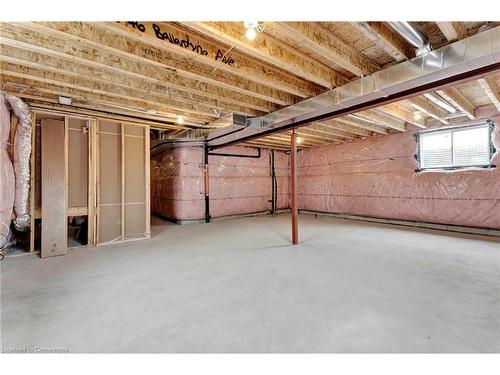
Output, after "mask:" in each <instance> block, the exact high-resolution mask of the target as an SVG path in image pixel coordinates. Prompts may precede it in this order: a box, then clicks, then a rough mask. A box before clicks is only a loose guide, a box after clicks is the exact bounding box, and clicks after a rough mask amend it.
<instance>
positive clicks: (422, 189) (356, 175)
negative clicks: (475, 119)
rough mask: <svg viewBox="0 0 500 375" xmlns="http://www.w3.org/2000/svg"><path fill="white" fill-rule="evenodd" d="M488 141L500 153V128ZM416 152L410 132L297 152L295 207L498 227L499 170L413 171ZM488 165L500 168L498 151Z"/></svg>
mask: <svg viewBox="0 0 500 375" xmlns="http://www.w3.org/2000/svg"><path fill="white" fill-rule="evenodd" d="M495 120H497V121H496V122H497V124H498V120H499V119H495ZM492 137H493V142H494V145H495V147H496V148H497V150H499V149H500V131H499V129H498V125H497V126H496V128H495V131H494V133H493V135H492ZM415 153H416V144H415V139H414V137H413V134H412V133H411V132H408V133H399V134H392V135H387V136H382V137H374V138H367V139H364V140H361V141H357V142H352V143H345V144H342V145H335V146H324V147H319V148H313V149H308V150H304V151H301V152H299V156H298V158H299V160H298V168H299V176H298V183H299V192H298V200H299V208H300V209H303V210H311V211H321V212H329V213H344V214H352V215H362V216H370V217H378V218H387V219H396V220H409V221H421V222H430V223H441V224H452V225H461V226H471V227H485V228H495V229H498V228H500V170H499V169H498V168H493V169H466V170H456V171H426V172H420V173H416V172H415V169H416V168H417V162H416V160H415V158H414V154H415ZM492 164H496V165H500V153H499V152H498V151H497V152H496V154H495V155H494V156H493V160H492Z"/></svg>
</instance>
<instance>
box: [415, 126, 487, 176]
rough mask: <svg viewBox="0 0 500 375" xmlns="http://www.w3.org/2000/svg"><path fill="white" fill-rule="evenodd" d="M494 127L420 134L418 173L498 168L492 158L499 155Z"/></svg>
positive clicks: (457, 128) (463, 127)
mask: <svg viewBox="0 0 500 375" xmlns="http://www.w3.org/2000/svg"><path fill="white" fill-rule="evenodd" d="M494 127H495V125H494V124H493V123H492V122H487V123H485V124H480V125H471V126H461V127H455V128H449V129H436V130H430V131H424V132H419V133H417V134H416V135H415V137H416V140H417V155H415V157H416V159H417V161H418V169H417V172H419V171H423V170H432V169H444V170H452V169H461V168H469V167H479V168H491V167H494V165H492V164H491V157H492V156H493V154H494V153H495V147H494V146H493V142H492V140H491V138H492V137H491V134H492V132H493V129H494Z"/></svg>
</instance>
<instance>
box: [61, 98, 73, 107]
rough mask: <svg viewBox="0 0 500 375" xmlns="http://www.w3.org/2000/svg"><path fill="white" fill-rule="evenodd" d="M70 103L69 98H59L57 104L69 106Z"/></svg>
mask: <svg viewBox="0 0 500 375" xmlns="http://www.w3.org/2000/svg"><path fill="white" fill-rule="evenodd" d="M71 103H73V100H72V99H71V98H68V97H67V96H60V97H59V104H64V105H71Z"/></svg>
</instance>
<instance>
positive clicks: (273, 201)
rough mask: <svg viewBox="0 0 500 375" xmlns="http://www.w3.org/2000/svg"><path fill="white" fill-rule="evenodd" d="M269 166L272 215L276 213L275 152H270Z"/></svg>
mask: <svg viewBox="0 0 500 375" xmlns="http://www.w3.org/2000/svg"><path fill="white" fill-rule="evenodd" d="M269 155H270V159H269V164H270V167H271V215H274V214H275V213H276V170H275V168H274V150H271V152H270V154H269Z"/></svg>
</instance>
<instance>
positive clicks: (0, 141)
mask: <svg viewBox="0 0 500 375" xmlns="http://www.w3.org/2000/svg"><path fill="white" fill-rule="evenodd" d="M9 133H10V111H9V109H8V108H7V104H6V102H5V100H4V96H3V95H0V249H1V248H3V247H4V246H5V245H7V244H8V243H9V242H10V241H9V237H10V235H9V233H10V220H11V217H12V210H13V207H14V189H15V182H14V169H13V167H12V162H11V160H10V157H9V154H8V152H7V147H8V144H9V143H8V142H9Z"/></svg>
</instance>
